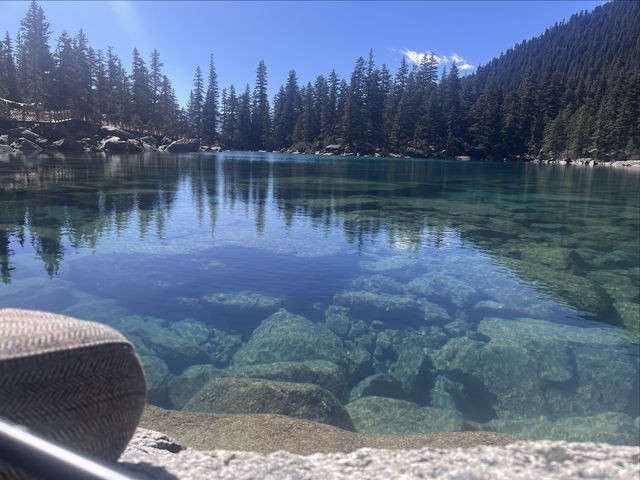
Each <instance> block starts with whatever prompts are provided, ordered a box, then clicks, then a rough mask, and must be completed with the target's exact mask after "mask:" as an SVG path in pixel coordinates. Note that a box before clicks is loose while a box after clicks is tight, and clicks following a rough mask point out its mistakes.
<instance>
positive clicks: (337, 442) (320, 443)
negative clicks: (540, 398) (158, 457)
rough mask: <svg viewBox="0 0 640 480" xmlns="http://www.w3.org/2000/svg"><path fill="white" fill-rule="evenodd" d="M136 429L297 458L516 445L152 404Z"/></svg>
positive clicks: (189, 442)
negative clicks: (359, 451)
mask: <svg viewBox="0 0 640 480" xmlns="http://www.w3.org/2000/svg"><path fill="white" fill-rule="evenodd" d="M140 427H142V428H148V429H151V430H157V431H161V432H165V433H166V434H168V435H170V436H171V437H174V438H176V439H177V441H178V442H180V444H182V445H184V446H186V447H189V448H195V449H198V450H215V449H221V450H250V451H253V452H259V453H271V452H277V451H278V450H286V451H287V452H291V453H298V454H300V455H311V454H313V453H332V452H351V451H353V450H357V449H358V448H364V447H370V448H390V449H408V448H425V447H432V448H454V447H474V446H477V445H507V444H508V443H512V442H515V441H517V440H519V438H518V437H514V436H513V435H505V434H501V433H494V432H438V433H428V434H425V435H377V434H361V433H354V432H350V431H347V430H343V429H341V428H337V427H334V426H332V425H326V424H323V423H317V422H311V421H309V420H302V419H299V418H291V417H285V416H284V415H268V414H262V415H220V414H212V413H191V412H177V411H175V410H164V409H162V408H157V407H154V406H151V405H147V407H146V408H145V410H144V412H143V414H142V419H141V420H140Z"/></svg>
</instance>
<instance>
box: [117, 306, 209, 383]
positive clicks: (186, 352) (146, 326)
mask: <svg viewBox="0 0 640 480" xmlns="http://www.w3.org/2000/svg"><path fill="white" fill-rule="evenodd" d="M125 335H126V336H128V335H132V336H133V337H135V338H134V344H136V345H138V344H143V345H144V346H146V347H147V348H148V349H150V350H152V351H153V352H154V353H155V355H157V356H158V357H160V358H162V360H164V362H165V363H166V364H167V366H168V367H169V371H170V372H172V373H174V374H179V373H180V372H182V371H183V370H184V369H185V368H187V367H189V366H190V365H197V364H202V363H207V362H208V361H209V355H208V354H207V352H206V351H205V350H204V349H203V348H202V347H201V346H200V345H198V344H197V343H196V342H195V341H193V340H191V339H190V338H185V337H183V336H182V335H180V333H179V332H178V331H176V330H172V329H171V328H166V327H165V323H164V322H162V321H158V320H157V319H151V318H144V320H143V321H142V322H141V323H139V324H138V325H136V326H135V327H133V328H131V329H129V330H128V331H127V332H125Z"/></svg>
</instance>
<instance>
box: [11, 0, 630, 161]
mask: <svg viewBox="0 0 640 480" xmlns="http://www.w3.org/2000/svg"><path fill="white" fill-rule="evenodd" d="M638 18H640V2H632V1H613V2H611V3H607V4H605V5H602V6H599V7H596V8H595V9H594V10H593V12H591V13H587V12H581V13H580V14H576V15H574V16H572V17H571V18H570V19H569V20H568V21H566V22H561V23H556V24H555V25H553V26H551V27H550V28H548V29H547V30H546V31H545V32H544V34H542V35H540V36H539V37H536V38H532V39H530V40H527V41H523V42H522V43H519V44H517V45H515V46H514V47H513V48H511V49H509V50H508V51H506V52H504V53H502V54H500V55H499V56H498V57H496V58H494V59H493V60H492V61H490V62H489V63H488V64H486V65H484V66H481V67H479V68H478V69H477V70H476V72H475V73H473V74H471V75H468V76H461V75H460V72H459V70H458V67H457V66H456V64H455V62H454V63H453V64H452V65H451V66H450V68H448V69H447V68H445V69H444V71H442V73H441V74H440V73H439V68H438V62H437V59H436V57H435V55H433V54H432V55H431V56H426V55H425V56H424V57H423V59H422V61H421V62H420V64H419V65H410V64H409V63H408V62H407V61H406V59H405V58H404V57H403V60H402V62H401V63H400V65H399V67H398V68H397V70H396V71H395V72H392V71H391V70H390V68H389V67H388V66H387V65H378V64H376V59H375V55H374V52H373V51H370V52H369V53H368V54H366V55H364V56H363V57H360V58H358V59H357V60H356V61H355V65H354V68H353V71H352V72H351V74H350V76H349V77H348V78H341V77H340V76H339V75H337V74H336V72H335V71H331V72H329V73H328V74H326V75H325V74H319V75H318V76H317V78H316V79H315V80H314V81H313V82H308V83H306V84H301V82H300V81H299V79H298V76H297V75H296V71H295V70H293V69H292V70H291V71H290V72H289V76H288V78H287V79H286V82H285V83H284V84H283V85H281V86H280V87H279V88H278V90H277V94H276V95H275V97H274V98H272V99H270V98H268V94H267V85H268V82H269V81H270V80H269V78H268V67H267V65H265V63H264V62H263V61H261V62H260V63H259V64H258V66H257V68H256V76H255V79H251V80H252V81H251V83H247V84H246V85H229V86H224V87H221V86H220V85H219V84H218V79H217V73H216V67H215V55H211V56H210V61H209V64H208V65H207V66H206V68H204V69H202V68H201V67H200V66H197V67H196V68H195V72H194V76H193V88H192V90H191V94H190V98H189V102H188V104H187V105H186V106H181V105H179V104H178V101H177V100H176V95H175V93H174V90H173V87H172V83H171V80H170V79H169V78H168V77H167V76H166V75H165V74H164V73H163V62H162V57H161V54H160V52H158V51H157V50H155V49H154V50H153V51H152V52H151V54H150V57H149V58H148V59H145V58H143V56H142V55H141V53H140V52H139V51H138V50H137V49H136V48H133V51H132V55H131V59H130V62H131V64H130V67H129V68H126V67H125V64H124V62H123V60H122V59H121V58H119V57H118V56H117V55H116V54H115V53H114V52H113V50H112V48H110V47H106V49H105V50H103V49H95V48H94V47H92V46H91V45H90V43H89V39H88V38H87V36H86V35H85V33H84V32H83V31H82V30H80V31H78V32H77V33H75V34H71V33H68V32H66V31H63V32H62V33H60V34H59V35H58V36H57V38H54V36H53V32H52V28H51V26H50V25H49V23H48V22H47V20H46V16H45V12H44V10H43V8H42V6H40V5H39V4H37V3H36V2H35V1H34V2H32V3H31V5H30V6H29V8H28V11H27V13H26V15H25V17H24V19H23V20H22V22H21V24H20V25H19V28H18V29H17V33H16V34H15V36H13V37H12V36H11V34H10V33H9V32H7V33H6V34H5V35H4V38H3V39H2V40H1V41H0V97H2V98H4V99H7V100H11V101H14V102H25V103H29V102H38V103H41V104H42V105H45V106H46V108H50V109H74V110H77V111H80V112H83V113H86V114H94V115H104V116H107V117H109V118H113V119H116V120H118V121H122V122H127V123H129V124H132V125H137V126H140V127H141V128H142V127H144V128H154V129H157V130H161V131H164V132H167V134H168V135H169V134H180V135H186V136H190V137H195V138H199V139H200V140H201V141H202V142H203V143H206V144H209V145H214V144H216V145H220V146H222V147H224V148H228V149H236V150H274V151H280V150H289V151H307V152H313V151H318V150H322V149H326V148H327V147H329V149H331V148H334V149H335V150H337V149H338V147H339V148H340V149H341V151H343V152H350V153H352V154H364V155H367V154H374V153H380V154H383V155H386V154H398V155H407V156H418V157H452V156H456V155H470V156H472V157H473V158H487V159H499V160H502V159H503V158H522V159H527V158H534V157H536V156H538V155H541V154H542V155H549V156H555V157H571V158H580V157H593V158H599V159H602V160H607V159H611V160H614V159H619V158H627V157H629V156H632V155H637V154H638V153H639V152H640V22H638Z"/></svg>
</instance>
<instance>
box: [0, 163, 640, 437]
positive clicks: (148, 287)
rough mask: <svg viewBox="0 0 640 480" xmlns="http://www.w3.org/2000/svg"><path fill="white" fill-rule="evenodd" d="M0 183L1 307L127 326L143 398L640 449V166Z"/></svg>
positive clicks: (210, 169) (122, 174)
mask: <svg viewBox="0 0 640 480" xmlns="http://www.w3.org/2000/svg"><path fill="white" fill-rule="evenodd" d="M0 188H1V190H0V199H1V202H0V275H1V278H2V283H0V306H1V307H18V308H30V309H39V310H47V311H51V312H56V313H62V314H66V315H70V316H74V317H77V318H82V319H86V320H95V321H98V322H102V323H106V324H109V325H111V326H113V327H115V328H117V329H118V330H120V331H122V332H123V333H124V334H125V335H126V336H127V337H128V338H129V339H130V340H131V341H132V342H133V343H134V344H135V346H136V350H137V352H138V354H139V355H140V358H141V360H142V363H143V366H144V368H145V372H146V375H147V381H148V384H149V397H148V400H149V402H150V403H154V404H156V405H159V406H163V407H166V408H177V409H182V408H184V409H186V410H203V409H204V410H206V409H207V408H209V407H207V406H206V405H205V406H203V404H202V402H200V403H198V402H197V401H196V400H197V398H196V397H197V393H198V391H199V390H200V388H201V387H203V386H205V385H206V384H207V382H209V381H212V380H217V381H220V380H221V379H225V381H227V382H233V381H234V380H233V379H236V380H237V378H238V377H242V378H263V379H267V380H269V381H288V382H295V383H298V384H299V383H305V384H309V383H310V384H315V385H318V386H320V387H322V388H323V389H324V390H326V391H328V392H330V394H331V395H332V396H333V397H335V399H337V401H338V402H339V404H340V405H339V408H344V409H346V411H347V412H348V413H349V416H350V417H351V419H352V421H353V424H354V426H355V428H356V430H357V431H362V432H377V433H394V434H404V433H424V432H430V431H441V430H443V431H444V430H447V431H460V430H488V431H498V432H506V433H515V434H518V435H523V436H525V437H528V438H553V439H569V440H590V441H591V440H593V441H607V442H610V443H618V444H638V443H639V442H640V440H639V435H640V418H639V415H640V412H639V409H640V406H639V393H638V391H639V380H638V378H639V358H640V357H639V343H640V342H639V337H640V333H639V332H640V246H639V235H640V174H639V172H637V171H630V170H628V169H626V170H625V169H613V168H607V167H597V166H596V167H572V166H561V165H537V164H532V163H488V162H487V163H481V162H458V161H453V160H421V159H411V160H410V159H388V158H363V157H330V156H310V155H286V154H272V153H246V152H225V153H198V154H179V155H175V154H167V153H146V154H140V155H123V156H119V155H110V156H105V155H103V154H78V155H67V156H63V155H52V156H47V155H40V156H34V157H16V158H13V157H11V158H8V157H4V158H2V159H0ZM229 379H231V380H229ZM333 397H332V398H333ZM209 411H219V410H216V409H215V406H210V408H209ZM296 415H298V414H295V415H294V416H296ZM304 415H305V414H303V413H300V414H299V415H298V416H301V417H304V418H311V419H314V418H313V417H308V416H307V417H305V416H304ZM323 421H326V423H332V420H331V419H330V418H329V417H327V418H326V419H325V420H323ZM333 424H337V423H335V422H333Z"/></svg>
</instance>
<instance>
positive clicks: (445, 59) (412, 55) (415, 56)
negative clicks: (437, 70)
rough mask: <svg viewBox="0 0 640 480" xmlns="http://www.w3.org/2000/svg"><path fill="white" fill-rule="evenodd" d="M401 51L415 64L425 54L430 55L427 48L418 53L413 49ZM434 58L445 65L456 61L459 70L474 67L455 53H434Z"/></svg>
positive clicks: (417, 63)
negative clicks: (440, 55)
mask: <svg viewBox="0 0 640 480" xmlns="http://www.w3.org/2000/svg"><path fill="white" fill-rule="evenodd" d="M401 53H402V54H403V55H404V56H405V57H407V60H409V61H410V62H411V63H415V64H416V65H420V62H421V61H422V58H423V57H424V56H425V55H426V56H428V55H431V53H432V52H430V51H429V50H427V51H426V52H423V53H420V52H416V51H415V50H401ZM435 57H436V60H437V61H438V65H447V64H449V63H451V62H456V65H458V68H459V69H460V70H473V69H474V68H476V67H474V66H473V65H470V64H468V63H467V62H466V61H465V59H464V58H462V57H461V56H460V55H458V54H457V53H452V54H451V56H446V55H443V56H442V57H439V56H438V55H435Z"/></svg>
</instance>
